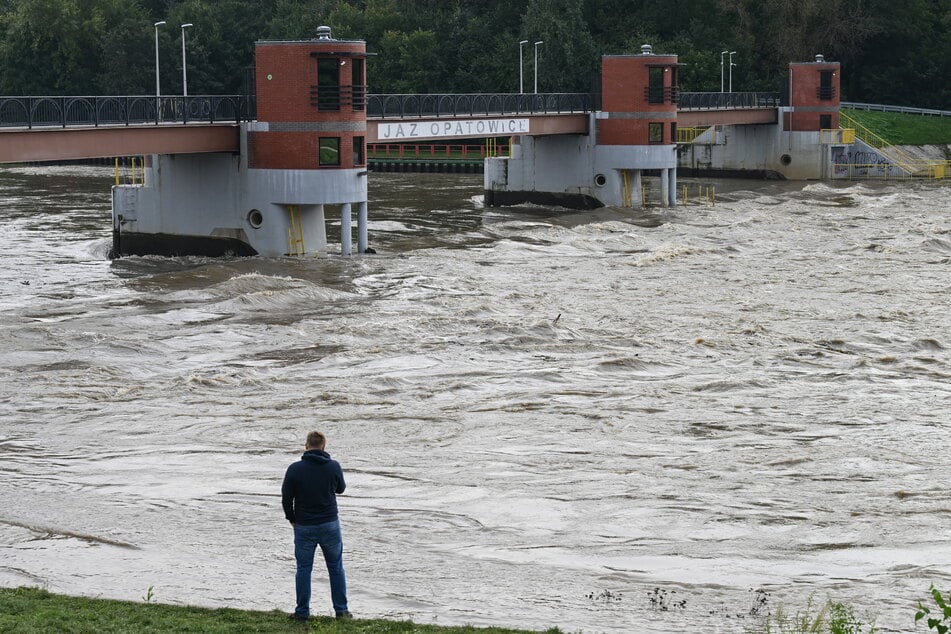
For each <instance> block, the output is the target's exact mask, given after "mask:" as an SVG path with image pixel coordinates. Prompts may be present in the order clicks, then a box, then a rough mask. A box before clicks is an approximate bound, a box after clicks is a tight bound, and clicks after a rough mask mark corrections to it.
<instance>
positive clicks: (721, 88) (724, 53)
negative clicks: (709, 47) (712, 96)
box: [720, 51, 730, 92]
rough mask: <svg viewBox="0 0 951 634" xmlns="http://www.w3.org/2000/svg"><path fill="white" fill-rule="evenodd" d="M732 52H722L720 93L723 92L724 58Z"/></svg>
mask: <svg viewBox="0 0 951 634" xmlns="http://www.w3.org/2000/svg"><path fill="white" fill-rule="evenodd" d="M729 52H730V51H720V92H723V56H724V55H726V54H727V53H729Z"/></svg>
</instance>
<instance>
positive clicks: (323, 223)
mask: <svg viewBox="0 0 951 634" xmlns="http://www.w3.org/2000/svg"><path fill="white" fill-rule="evenodd" d="M314 207H315V208H316V209H315V211H314V216H315V218H314V222H315V223H316V225H317V253H327V219H326V218H325V217H324V206H323V205H314Z"/></svg>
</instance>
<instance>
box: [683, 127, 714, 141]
mask: <svg viewBox="0 0 951 634" xmlns="http://www.w3.org/2000/svg"><path fill="white" fill-rule="evenodd" d="M711 127H712V126H703V127H699V128H691V127H683V128H677V143H693V142H694V141H696V140H697V138H698V137H699V136H700V135H702V134H703V133H704V132H706V131H707V130H709V129H711ZM709 142H710V143H716V132H714V133H713V139H711V140H710V141H709Z"/></svg>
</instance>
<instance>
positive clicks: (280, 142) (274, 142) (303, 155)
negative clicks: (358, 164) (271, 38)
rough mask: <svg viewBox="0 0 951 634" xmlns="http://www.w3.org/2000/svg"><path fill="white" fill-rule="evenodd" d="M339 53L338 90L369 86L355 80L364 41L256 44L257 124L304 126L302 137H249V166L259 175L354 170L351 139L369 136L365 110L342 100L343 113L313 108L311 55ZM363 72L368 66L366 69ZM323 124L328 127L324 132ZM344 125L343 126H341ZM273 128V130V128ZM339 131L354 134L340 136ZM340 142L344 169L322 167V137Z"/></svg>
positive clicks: (313, 65)
mask: <svg viewBox="0 0 951 634" xmlns="http://www.w3.org/2000/svg"><path fill="white" fill-rule="evenodd" d="M317 52H320V53H323V54H324V55H328V56H329V55H330V54H332V53H341V55H339V57H338V59H339V60H340V61H342V62H344V63H343V64H341V65H340V66H339V72H340V85H341V86H342V87H349V86H353V85H361V86H362V85H365V84H366V79H365V78H364V77H354V76H353V69H354V64H353V58H352V57H351V56H350V55H347V54H350V53H352V54H356V55H357V56H362V55H363V54H364V53H365V52H366V44H365V43H364V42H361V41H356V42H345V41H338V40H309V41H303V42H258V43H257V46H256V47H255V58H256V59H255V86H256V90H257V120H258V121H259V122H266V123H270V124H274V123H288V124H306V125H304V126H301V127H306V128H307V129H306V130H302V131H295V132H290V131H269V132H251V133H249V134H248V152H249V156H248V165H249V167H251V168H260V169H341V168H352V167H354V164H353V137H354V136H363V137H365V136H366V110H365V109H363V110H354V109H353V107H352V104H351V103H350V102H349V100H347V99H342V101H341V105H340V109H339V110H318V109H317V106H315V105H313V104H312V103H311V89H312V88H313V87H315V86H316V85H317V59H318V58H317V57H315V56H314V55H312V53H317ZM364 67H365V65H364ZM321 124H327V126H326V127H325V131H320V130H321ZM340 124H343V126H341V125H340ZM272 127H274V126H272ZM341 127H348V128H353V131H341ZM322 136H324V137H337V138H339V139H340V165H333V166H329V165H325V166H321V165H319V164H318V142H319V138H320V137H322Z"/></svg>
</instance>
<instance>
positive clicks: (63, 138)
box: [0, 123, 239, 163]
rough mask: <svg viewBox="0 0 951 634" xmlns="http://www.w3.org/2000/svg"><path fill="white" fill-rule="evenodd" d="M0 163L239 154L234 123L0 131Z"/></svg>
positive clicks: (236, 130)
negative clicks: (219, 153)
mask: <svg viewBox="0 0 951 634" xmlns="http://www.w3.org/2000/svg"><path fill="white" fill-rule="evenodd" d="M0 139H2V141H0V163H20V162H24V161H69V160H78V159H88V158H108V157H112V156H139V155H143V154H190V153H199V152H237V151H238V150H239V138H238V127H237V126H236V125H235V124H233V123H232V124H230V125H229V124H207V123H203V124H202V123H189V124H178V125H168V124H163V125H159V126H156V125H151V126H148V125H143V126H124V125H123V126H99V127H69V128H33V129H32V130H30V129H25V128H18V129H10V128H7V129H0Z"/></svg>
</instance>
